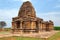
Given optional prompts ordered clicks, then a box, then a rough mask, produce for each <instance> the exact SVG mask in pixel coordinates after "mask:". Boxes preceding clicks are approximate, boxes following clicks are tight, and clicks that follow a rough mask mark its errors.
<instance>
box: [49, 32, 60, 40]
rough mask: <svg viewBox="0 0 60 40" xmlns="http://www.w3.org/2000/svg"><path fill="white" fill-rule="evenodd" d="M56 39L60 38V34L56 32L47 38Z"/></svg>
mask: <svg viewBox="0 0 60 40" xmlns="http://www.w3.org/2000/svg"><path fill="white" fill-rule="evenodd" d="M58 38H60V32H58V33H56V34H55V35H53V36H51V37H50V38H48V40H57V39H58Z"/></svg>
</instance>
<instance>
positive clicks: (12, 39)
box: [0, 32, 60, 40]
mask: <svg viewBox="0 0 60 40" xmlns="http://www.w3.org/2000/svg"><path fill="white" fill-rule="evenodd" d="M58 38H59V40H60V32H58V33H56V34H55V35H53V36H51V37H50V38H48V39H47V40H57V39H58ZM0 40H46V39H41V38H30V37H4V38H0Z"/></svg>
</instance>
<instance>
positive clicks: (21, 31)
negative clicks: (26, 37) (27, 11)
mask: <svg viewBox="0 0 60 40" xmlns="http://www.w3.org/2000/svg"><path fill="white" fill-rule="evenodd" d="M20 29H21V30H20V33H21V34H22V33H23V30H22V21H20Z"/></svg>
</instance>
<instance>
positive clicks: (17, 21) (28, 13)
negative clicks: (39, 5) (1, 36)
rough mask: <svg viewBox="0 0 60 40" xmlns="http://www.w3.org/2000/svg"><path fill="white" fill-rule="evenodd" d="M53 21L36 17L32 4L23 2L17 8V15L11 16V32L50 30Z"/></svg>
mask: <svg viewBox="0 0 60 40" xmlns="http://www.w3.org/2000/svg"><path fill="white" fill-rule="evenodd" d="M53 27H54V24H53V22H52V21H51V20H50V21H44V20H43V19H41V18H38V17H36V12H35V10H34V8H33V6H32V4H31V3H30V2H29V1H27V2H24V3H23V4H22V6H21V8H20V10H19V13H18V16H17V17H14V18H12V32H13V33H14V32H17V33H18V32H20V33H38V32H39V33H40V31H51V30H53V29H54V28H53Z"/></svg>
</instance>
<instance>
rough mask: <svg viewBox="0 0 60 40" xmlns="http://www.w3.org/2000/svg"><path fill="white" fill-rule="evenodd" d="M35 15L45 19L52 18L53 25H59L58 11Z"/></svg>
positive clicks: (59, 14)
mask: <svg viewBox="0 0 60 40" xmlns="http://www.w3.org/2000/svg"><path fill="white" fill-rule="evenodd" d="M37 16H38V17H41V18H43V19H44V20H45V21H48V20H52V21H53V22H54V25H55V26H60V12H49V13H40V14H37Z"/></svg>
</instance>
